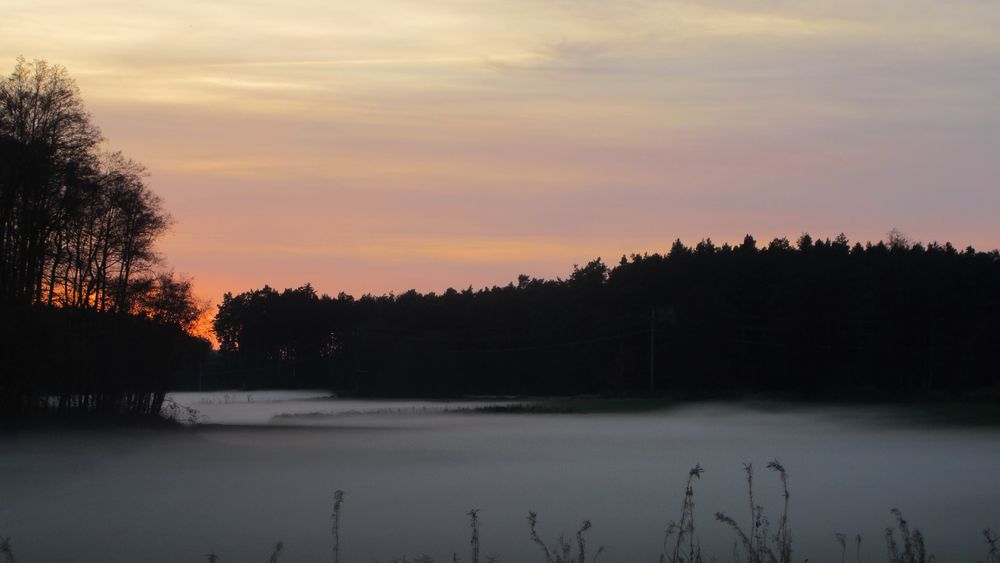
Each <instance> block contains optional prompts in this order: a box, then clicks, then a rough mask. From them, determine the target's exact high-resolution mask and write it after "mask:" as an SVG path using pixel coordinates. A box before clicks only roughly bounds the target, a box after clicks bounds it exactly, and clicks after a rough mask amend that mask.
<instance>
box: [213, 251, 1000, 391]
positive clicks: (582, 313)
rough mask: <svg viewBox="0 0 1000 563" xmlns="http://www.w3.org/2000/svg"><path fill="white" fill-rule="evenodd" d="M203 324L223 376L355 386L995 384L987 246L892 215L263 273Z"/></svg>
mask: <svg viewBox="0 0 1000 563" xmlns="http://www.w3.org/2000/svg"><path fill="white" fill-rule="evenodd" d="M214 327H215V330H216V333H217V335H218V337H219V341H220V344H221V349H222V354H223V357H224V358H225V362H224V363H223V365H224V366H225V367H224V368H220V371H221V372H224V373H228V374H231V375H232V374H235V375H234V377H235V378H236V379H239V378H243V377H247V374H254V373H257V374H260V373H266V374H270V376H271V377H269V378H264V380H266V381H268V382H269V383H270V384H271V385H278V386H287V385H288V384H290V383H295V382H298V383H305V384H317V383H322V384H329V385H331V386H332V387H333V388H335V389H337V390H341V391H344V392H348V393H357V394H363V395H397V396H401V395H423V396H444V395H459V394H540V395H551V394H577V393H594V392H603V393H609V394H635V393H638V392H646V391H648V390H649V389H650V388H651V387H652V388H655V389H656V390H657V391H659V392H667V393H672V394H683V395H732V394H745V393H757V392H768V393H784V394H791V395H797V396H804V397H810V396H812V397H831V396H836V397H844V398H854V397H872V398H874V397H879V398H916V397H927V396H934V395H958V394H966V393H972V392H982V391H983V390H990V389H992V390H993V391H995V390H996V386H997V383H998V373H997V370H996V360H995V350H997V349H998V347H1000V253H998V252H997V251H993V252H988V253H984V252H976V251H974V250H973V249H971V248H969V249H966V250H965V251H958V250H956V249H955V248H954V247H953V246H952V245H951V244H944V245H939V244H936V243H935V244H930V245H921V244H910V243H909V242H907V241H906V239H905V238H904V237H902V235H900V234H899V233H898V232H895V231H894V232H893V233H890V237H889V241H888V242H879V243H877V244H871V243H869V244H867V245H864V246H862V245H860V244H855V245H853V246H851V245H850V244H849V243H848V241H847V239H846V237H844V236H843V235H841V236H839V237H837V238H836V239H834V240H832V241H831V240H815V241H814V240H813V239H812V238H811V237H810V236H809V235H803V236H802V237H801V238H800V239H799V241H798V244H797V245H795V246H793V245H791V244H789V242H788V241H787V240H785V239H776V240H774V241H772V242H771V243H770V244H769V245H767V246H766V247H765V248H758V247H757V243H756V242H755V241H754V240H753V238H752V237H750V236H747V238H746V240H745V241H744V243H743V244H741V245H739V246H735V247H732V246H729V245H723V246H721V247H717V246H715V245H714V244H713V243H712V242H711V241H710V240H704V241H702V242H700V243H699V244H697V245H696V246H695V247H693V248H689V247H686V246H684V245H683V244H682V243H681V242H680V241H677V242H675V243H674V245H673V247H672V248H671V249H670V251H669V253H667V254H665V255H661V254H652V255H642V256H639V255H634V256H632V257H630V258H625V257H623V258H622V260H621V262H620V264H619V265H618V266H616V267H614V268H608V267H607V266H606V265H605V264H604V263H602V262H601V261H600V260H599V259H598V260H594V261H593V262H590V263H589V264H587V265H585V266H583V267H576V268H574V270H573V272H572V274H571V275H570V276H569V278H568V279H565V280H562V279H556V280H541V279H534V278H530V277H528V276H520V277H519V278H518V280H517V283H516V284H515V283H511V284H509V285H507V286H504V287H492V288H488V289H482V290H479V291H474V290H472V288H469V289H466V290H463V291H456V290H454V289H449V290H447V291H445V292H444V293H442V294H440V295H437V294H434V293H430V294H420V293H417V292H416V291H409V292H406V293H403V294H401V295H384V296H372V295H365V296H363V297H361V298H359V299H354V298H352V297H351V296H348V295H344V294H341V295H339V296H337V297H335V298H333V297H329V296H325V295H324V296H320V295H317V293H316V292H315V291H314V290H313V288H312V287H311V286H309V285H306V286H303V287H300V288H298V289H286V290H284V291H277V290H275V289H272V288H270V287H267V286H265V287H264V288H263V289H260V290H254V291H250V292H246V293H241V294H239V295H231V294H227V295H226V296H225V298H224V300H223V303H222V304H221V305H220V306H219V311H218V315H217V316H216V319H215V323H214ZM651 336H652V338H651ZM293 375H294V379H292V377H293ZM256 382H257V383H260V382H261V380H260V379H258V380H256ZM228 383H229V384H232V383H234V381H232V380H230V381H228Z"/></svg>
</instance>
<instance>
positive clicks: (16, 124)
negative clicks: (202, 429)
mask: <svg viewBox="0 0 1000 563" xmlns="http://www.w3.org/2000/svg"><path fill="white" fill-rule="evenodd" d="M102 141H103V139H102V138H101V134H100V131H99V130H98V128H97V127H96V126H95V125H94V124H93V123H92V122H91V119H90V115H89V114H88V113H87V112H86V110H85V108H84V104H83V101H82V99H81V97H80V93H79V90H78V89H77V87H76V85H75V83H74V82H73V80H72V79H71V78H70V77H69V75H68V73H67V72H66V70H65V69H64V68H62V67H60V66H58V65H50V64H48V63H46V62H45V61H33V62H27V61H26V60H25V59H24V58H20V59H18V61H17V64H16V67H15V69H14V71H13V73H12V74H10V75H9V76H7V77H5V78H3V79H2V80H0V313H2V321H0V330H2V332H0V338H2V340H0V342H2V345H3V352H2V354H0V365H2V369H0V373H2V374H3V375H2V376H0V412H2V413H3V416H5V417H20V416H23V415H26V414H32V413H35V414H39V413H44V412H48V411H53V410H54V411H56V412H63V413H68V412H101V413H107V414H135V415H147V414H155V413H158V412H159V409H160V403H161V402H162V397H163V392H164V391H165V389H166V388H167V386H168V382H167V378H168V377H169V375H170V374H171V373H173V372H174V371H176V369H177V368H179V367H180V366H181V364H183V363H184V362H185V361H189V359H190V358H192V354H196V353H199V352H198V351H199V350H200V351H201V353H203V352H204V351H205V350H206V349H207V346H208V345H207V342H205V341H203V340H201V339H196V338H193V337H191V336H189V335H188V333H187V329H190V328H191V326H192V325H193V324H194V323H195V321H196V320H197V318H198V317H199V315H200V314H201V312H202V310H203V307H201V306H200V305H199V304H198V302H197V301H196V300H195V299H194V297H193V294H192V291H191V283H190V280H185V279H178V278H176V277H175V276H174V275H173V274H172V273H169V272H164V271H160V270H159V266H160V260H159V257H158V256H157V254H156V253H155V251H154V243H155V241H156V240H157V238H158V237H159V236H161V235H162V234H163V233H164V232H165V230H166V229H167V227H168V226H169V224H170V218H169V216H168V215H167V214H166V212H165V211H164V210H163V207H162V204H161V202H160V199H159V198H158V197H157V196H156V195H155V194H154V193H153V192H152V191H151V190H150V189H149V188H148V186H146V185H145V183H144V178H145V175H146V174H145V170H144V169H143V167H142V166H141V165H140V164H138V163H136V162H134V161H132V160H130V159H128V158H126V157H125V156H124V155H122V153H120V152H108V151H105V150H102Z"/></svg>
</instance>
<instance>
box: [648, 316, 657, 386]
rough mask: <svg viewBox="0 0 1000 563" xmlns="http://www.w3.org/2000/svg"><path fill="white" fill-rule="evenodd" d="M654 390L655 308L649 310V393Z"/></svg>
mask: <svg viewBox="0 0 1000 563" xmlns="http://www.w3.org/2000/svg"><path fill="white" fill-rule="evenodd" d="M655 390H656V307H650V308H649V391H650V393H652V392H653V391H655Z"/></svg>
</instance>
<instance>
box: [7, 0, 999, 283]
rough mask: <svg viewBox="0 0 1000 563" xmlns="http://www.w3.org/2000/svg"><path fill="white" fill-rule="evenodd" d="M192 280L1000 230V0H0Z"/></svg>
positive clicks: (484, 274)
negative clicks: (145, 182)
mask: <svg viewBox="0 0 1000 563" xmlns="http://www.w3.org/2000/svg"><path fill="white" fill-rule="evenodd" d="M0 13H2V14H3V17H2V18H0V61H6V62H5V63H4V67H3V68H2V69H0V70H2V72H3V74H6V73H9V72H10V70H12V69H13V66H14V64H15V59H16V57H17V56H18V55H22V54H23V55H24V56H25V57H27V58H28V59H33V58H44V59H47V60H48V61H50V62H53V63H58V64H61V65H64V66H66V67H67V68H68V70H69V72H70V74H71V75H72V76H73V77H75V79H76V81H77V83H78V84H79V86H80V88H81V91H82V95H83V97H84V99H85V100H86V102H87V105H88V108H89V109H90V111H91V112H92V114H93V117H94V121H95V122H96V123H97V124H98V125H99V126H100V127H101V129H102V131H103V133H104V135H105V137H106V138H107V140H108V143H109V145H110V146H111V147H112V148H115V149H120V150H123V151H124V152H125V153H126V154H128V155H129V156H131V157H132V158H135V159H136V160H138V161H140V162H142V163H144V164H145V165H146V166H147V167H148V169H149V172H150V174H151V175H150V178H149V184H150V185H151V186H152V188H153V189H154V190H155V191H156V192H157V193H159V194H160V195H161V196H162V197H163V199H164V202H165V205H166V207H167V209H168V210H169V212H170V213H171V214H172V216H173V217H174V219H175V224H174V226H173V227H172V230H171V232H170V234H169V236H168V237H166V239H165V240H164V241H163V242H162V244H161V245H160V250H161V251H162V252H163V254H164V255H165V257H166V258H167V260H168V264H169V266H170V267H172V268H173V269H174V270H176V271H177V272H179V273H184V274H188V275H191V276H193V277H194V278H195V283H196V285H197V288H198V292H199V293H200V294H201V295H203V296H204V297H206V298H210V299H212V300H213V301H216V302H217V301H218V300H219V299H220V297H221V294H222V293H223V292H224V291H243V290H246V289H250V288H254V287H260V286H261V285H263V284H265V283H268V284H271V285H272V286H276V287H279V288H283V287H288V286H298V285H301V284H302V283H305V282H307V281H308V282H312V283H313V285H314V286H315V287H316V288H317V289H318V290H320V291H322V292H326V293H330V294H336V293H337V292H339V291H346V292H348V293H353V294H355V295H360V294H362V293H366V292H374V293H382V292H388V291H396V292H399V291H402V290H406V289H409V288H411V287H413V288H417V289H419V290H422V291H431V290H433V291H441V290H443V289H445V288H447V287H449V286H455V287H466V286H468V285H472V286H475V287H481V286H485V285H493V284H506V283H507V282H508V281H511V280H513V279H515V278H516V276H517V275H518V274H520V273H526V274H529V275H534V276H539V277H554V276H557V275H562V276H565V275H566V274H568V272H569V271H570V270H571V269H572V266H573V264H574V263H584V262H585V261H587V260H589V259H592V258H594V257H597V256H601V257H603V258H604V259H605V260H606V261H608V262H611V263H614V262H617V260H618V258H619V257H620V256H621V255H622V254H624V253H633V252H640V253H641V252H655V251H664V250H666V249H667V248H669V245H670V242H671V241H672V240H673V239H675V238H678V237H679V238H681V239H682V240H684V241H686V242H689V243H694V242H697V240H699V239H701V238H703V237H711V238H712V239H713V240H716V241H717V242H723V241H739V240H742V237H743V235H744V234H745V233H748V232H749V233H753V234H754V235H755V236H756V237H757V239H758V240H762V241H766V240H770V238H772V237H774V236H788V237H792V238H794V237H797V236H798V235H799V234H800V233H802V232H803V231H809V232H811V233H812V234H813V235H814V236H823V237H826V236H829V237H833V236H835V235H836V234H837V233H839V232H841V231H843V232H845V233H846V234H847V235H848V236H849V237H850V238H851V239H852V240H858V239H860V240H862V241H864V240H869V239H871V240H877V239H879V238H882V237H883V236H884V235H885V233H886V232H887V231H888V230H889V229H891V228H893V227H898V228H899V229H901V230H902V231H904V232H905V233H907V234H908V235H909V236H910V237H911V238H913V239H918V240H924V241H930V240H935V239H936V240H942V241H943V240H951V241H953V242H955V243H956V244H958V245H961V246H964V245H967V244H971V245H974V246H976V247H979V248H983V249H986V248H995V247H998V246H1000V227H998V219H997V212H998V211H1000V31H998V30H1000V3H997V2H995V1H993V0H978V1H976V0H968V1H965V0H956V1H954V2H941V1H940V0H934V1H925V0H865V1H825V0H813V1H809V2H802V1H787V2H786V1H778V0H775V1H767V0H761V1H749V0H745V1H742V0H729V1H726V0H721V1H717V2H668V1H649V0H623V1H611V0H602V1H600V2H597V1H591V0H572V1H570V0H482V1H469V0H466V1H449V0H419V1H403V0H366V1H364V2H341V1H336V0H334V1H325V2H319V1H311V2H303V1H296V0H291V1H284V2H280V3H279V2H275V1H268V2H264V1H252V2H250V1H248V2H220V1H205V0H198V1H194V0H172V1H169V2H168V1H163V0H155V1H153V0H127V1H126V0H89V1H82V0H81V1H70V0H0Z"/></svg>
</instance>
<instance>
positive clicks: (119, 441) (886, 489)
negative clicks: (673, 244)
mask: <svg viewBox="0 0 1000 563" xmlns="http://www.w3.org/2000/svg"><path fill="white" fill-rule="evenodd" d="M174 398H175V399H176V400H177V402H178V403H180V404H183V405H187V406H190V407H193V408H195V409H197V410H198V411H199V413H200V415H201V421H202V423H203V424H202V425H201V426H199V427H196V428H192V429H184V430H179V431H177V430H93V431H86V432H84V431H72V432H69V431H64V432H53V431H40V430H38V431H21V432H6V433H4V434H2V435H0V445H2V447H3V455H2V456H0V536H11V541H12V544H13V546H14V548H15V553H16V554H17V556H18V561H19V562H23V563H32V562H60V561H93V562H133V561H146V562H161V561H162V562H171V563H172V562H182V561H191V562H195V561H204V560H205V554H208V553H211V552H214V553H217V554H218V555H219V557H220V562H222V563H225V562H227V561H232V562H237V561H241V562H242V561H266V560H267V557H268V554H269V549H270V547H271V546H272V545H273V543H274V542H276V541H278V540H281V541H283V542H284V544H285V550H284V552H283V553H282V559H281V560H282V561H287V562H308V561H329V560H330V559H331V549H332V541H331V534H330V524H331V518H330V515H331V512H332V508H333V492H334V490H336V489H343V490H345V491H346V501H345V504H344V508H343V516H342V523H341V538H342V547H341V560H342V561H345V562H351V561H357V562H367V561H373V560H382V561H386V560H388V559H391V558H395V557H402V556H403V555H404V554H406V555H408V556H410V557H413V556H417V555H420V554H423V553H426V554H428V555H431V556H433V557H435V558H436V559H437V560H438V561H450V560H451V556H452V553H453V552H458V553H459V555H460V557H461V558H462V559H463V560H466V561H468V559H469V556H468V539H469V538H468V521H467V519H466V516H465V513H466V512H467V511H468V510H469V509H471V508H477V509H480V511H481V512H480V519H481V522H482V529H481V538H482V552H483V556H484V558H483V559H485V556H487V555H489V556H496V557H498V558H499V559H500V561H504V562H510V563H517V562H530V561H543V556H542V554H541V553H540V552H539V551H538V548H537V546H535V545H533V544H532V543H531V542H530V540H529V539H528V526H527V522H526V519H525V517H526V516H527V513H528V511H529V510H534V511H536V512H538V515H539V532H540V533H541V535H542V536H543V538H544V539H546V540H548V541H554V540H555V538H556V537H557V536H558V535H559V534H560V533H565V534H566V535H567V537H569V536H570V534H572V533H573V532H575V530H576V528H577V527H578V525H579V523H580V522H581V521H582V520H583V519H590V520H592V521H593V523H594V527H593V529H592V530H591V532H590V534H589V538H590V542H591V545H592V546H593V547H597V546H598V545H604V546H606V551H605V553H604V554H603V555H602V557H601V560H602V561H609V562H614V561H617V562H620V563H630V562H643V561H649V562H652V561H655V560H656V559H657V557H658V555H659V553H660V550H661V545H662V539H663V530H664V528H665V527H666V526H667V524H668V522H669V521H670V520H677V519H679V518H680V508H681V501H682V498H683V493H684V490H683V487H684V482H685V479H686V477H687V472H688V470H689V469H690V468H691V467H692V466H693V465H694V464H695V463H701V464H702V466H704V468H705V473H704V475H703V476H702V478H701V479H700V480H699V481H697V482H696V483H695V505H696V506H695V517H696V526H697V532H698V534H699V535H700V537H701V541H702V547H703V550H704V551H705V553H706V555H715V556H717V557H718V558H719V560H720V561H728V560H729V559H730V558H731V553H732V546H733V540H734V536H733V535H732V532H731V531H730V530H729V529H727V528H726V527H724V526H723V525H722V524H719V523H717V522H716V521H715V520H714V518H713V516H712V515H713V514H714V513H715V512H717V511H724V512H726V513H727V514H729V515H730V516H732V517H734V518H736V519H737V520H738V521H740V522H741V523H743V524H746V523H747V520H748V518H749V508H748V506H747V502H746V496H745V481H744V474H743V463H744V462H753V463H754V464H755V467H756V468H757V474H756V479H755V482H756V484H757V489H756V497H757V498H756V502H757V503H758V504H761V505H763V506H764V509H765V513H766V514H768V515H769V516H770V517H771V519H772V521H776V520H777V518H778V515H779V511H780V507H781V499H780V496H779V485H778V479H777V476H776V475H774V474H773V473H772V472H769V471H767V470H766V469H764V466H765V465H766V462H767V461H769V460H771V459H772V458H778V459H780V460H781V462H782V463H783V464H784V465H785V466H786V467H787V468H788V471H789V473H790V488H791V510H790V514H789V518H790V525H791V530H792V536H793V548H794V551H795V559H796V560H803V559H806V558H808V559H809V560H810V561H813V562H820V563H822V562H824V561H829V562H835V561H839V560H840V548H839V546H838V545H837V544H836V543H835V542H834V533H835V532H843V533H845V534H847V535H848V537H853V536H854V535H855V534H857V533H860V534H862V536H863V537H864V542H863V544H862V552H863V556H864V560H866V561H883V560H884V559H885V556H884V552H885V546H884V539H883V530H884V528H886V527H887V526H890V525H892V524H893V520H892V516H891V515H890V513H889V510H890V509H891V508H894V507H898V508H899V509H901V510H902V512H903V514H904V516H905V517H906V518H907V519H908V520H909V521H910V523H911V524H912V525H914V526H916V527H917V528H919V529H921V530H922V531H923V532H924V534H925V535H926V536H927V544H928V549H929V551H930V552H932V553H935V554H937V555H938V557H939V560H942V561H975V560H977V559H983V558H984V556H985V549H984V548H985V544H984V542H983V540H982V536H981V534H980V531H981V530H982V529H983V528H984V527H987V526H992V527H993V528H994V529H996V528H1000V508H998V507H1000V487H998V486H997V481H996V475H997V474H998V473H1000V447H997V444H998V443H1000V441H998V439H1000V430H998V429H997V428H995V427H968V426H947V425H935V424H931V423H929V422H926V421H922V420H921V419H919V418H914V417H912V416H910V415H911V414H912V412H910V411H908V410H906V409H903V408H898V407H894V408H889V407H876V406H871V407H825V408H802V407H796V408H791V407H788V408H784V407H775V406H773V405H772V406H771V407H770V408H762V407H760V406H749V405H737V404H718V403H711V404H696V405H692V406H683V407H675V408H668V409H660V410H656V411H649V412H630V413H615V414H484V413H469V412H466V411H464V410H462V409H463V408H465V407H469V406H471V405H474V404H477V403H473V402H461V403H441V402H418V401H357V400H338V399H324V398H320V395H319V394H315V393H307V392H267V393H261V392H254V393H250V394H248V393H246V392H229V393H212V394H208V393H204V394H195V393H191V394H176V395H175V396H174ZM478 404H481V403H478ZM282 414H287V415H291V416H278V415H282ZM204 423H208V424H204Z"/></svg>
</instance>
